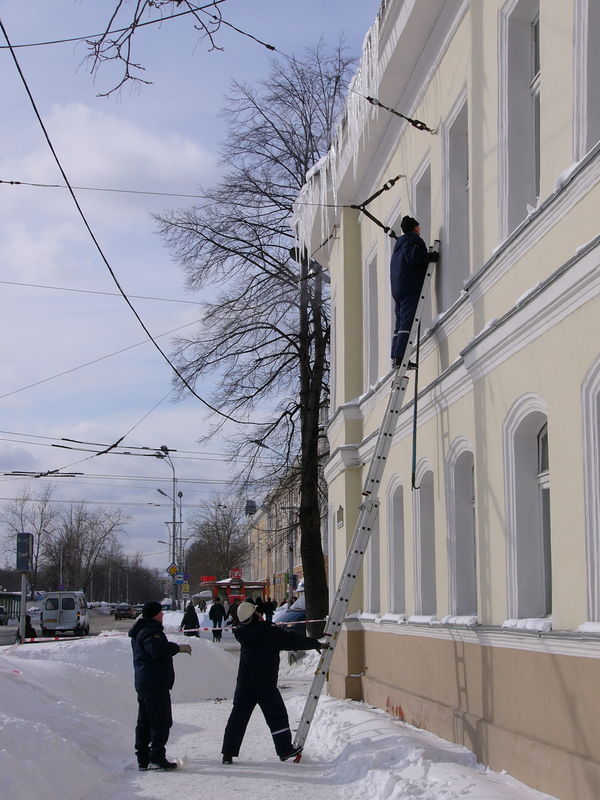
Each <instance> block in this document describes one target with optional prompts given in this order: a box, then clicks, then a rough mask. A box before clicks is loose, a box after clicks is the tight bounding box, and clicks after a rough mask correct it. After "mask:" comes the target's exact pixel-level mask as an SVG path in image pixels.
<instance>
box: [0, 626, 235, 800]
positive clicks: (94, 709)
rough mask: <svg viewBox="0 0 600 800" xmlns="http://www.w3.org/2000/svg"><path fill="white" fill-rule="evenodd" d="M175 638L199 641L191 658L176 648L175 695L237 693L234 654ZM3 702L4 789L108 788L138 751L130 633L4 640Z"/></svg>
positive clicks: (88, 792)
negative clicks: (43, 640) (20, 642)
mask: <svg viewBox="0 0 600 800" xmlns="http://www.w3.org/2000/svg"><path fill="white" fill-rule="evenodd" d="M169 638H170V639H171V640H173V641H178V642H183V641H185V642H186V643H188V644H191V646H192V657H191V658H190V656H188V655H186V654H185V653H182V654H180V655H178V656H176V657H175V662H174V663H175V674H176V678H175V687H174V689H173V692H172V698H173V700H174V702H187V703H189V702H197V701H201V700H210V699H214V698H217V697H218V698H224V697H230V696H231V694H232V691H233V688H234V685H235V676H236V673H237V659H236V658H235V657H234V656H232V655H231V654H230V653H227V652H225V651H224V650H222V649H220V648H218V647H216V646H214V645H212V644H211V643H210V642H207V641H204V640H202V639H195V638H191V637H189V638H188V637H183V636H180V635H172V634H169ZM0 709H1V711H0V738H1V740H2V749H1V750H0V774H1V775H2V796H3V797H7V798H11V800H31V798H32V797H36V798H40V799H41V798H57V797H60V798H61V799H62V800H71V798H72V799H73V800H75V798H84V797H85V798H86V800H87V799H88V798H89V799H90V800H91V799H92V798H94V797H96V796H98V797H110V796H111V793H110V792H107V791H106V787H105V784H106V782H107V781H108V782H111V781H113V780H115V781H118V780H119V777H118V776H119V772H121V771H122V770H123V769H125V767H126V766H128V765H131V763H132V759H133V730H134V727H135V719H136V715H137V701H136V695H135V691H134V689H133V666H132V660H131V645H130V641H129V637H127V636H115V635H113V636H98V637H93V638H90V639H82V640H74V641H69V640H64V641H61V642H48V643H42V644H30V645H21V646H18V645H13V646H12V647H5V648H2V650H1V651H0ZM24 776H26V779H24ZM90 787H97V792H98V794H96V791H94V790H92V789H91V788H90ZM114 794H115V795H116V792H115V793H114Z"/></svg>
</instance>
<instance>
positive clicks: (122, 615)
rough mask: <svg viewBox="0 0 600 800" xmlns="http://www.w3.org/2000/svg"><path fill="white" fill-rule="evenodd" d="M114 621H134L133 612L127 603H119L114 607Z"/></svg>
mask: <svg viewBox="0 0 600 800" xmlns="http://www.w3.org/2000/svg"><path fill="white" fill-rule="evenodd" d="M115 619H135V611H134V610H133V607H132V606H130V605H129V603H119V604H118V605H117V606H116V607H115Z"/></svg>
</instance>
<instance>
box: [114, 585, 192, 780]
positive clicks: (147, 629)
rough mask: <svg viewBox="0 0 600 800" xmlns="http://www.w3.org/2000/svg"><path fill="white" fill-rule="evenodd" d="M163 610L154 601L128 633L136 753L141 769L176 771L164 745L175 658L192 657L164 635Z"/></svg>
mask: <svg viewBox="0 0 600 800" xmlns="http://www.w3.org/2000/svg"><path fill="white" fill-rule="evenodd" d="M162 620H163V610H162V607H161V605H160V603H157V602H155V601H151V602H149V603H145V604H144V607H143V608H142V616H141V617H139V619H137V620H136V622H135V624H134V626H133V627H132V628H131V630H130V631H129V636H130V638H131V647H132V650H133V669H134V673H135V689H136V691H137V696H138V718H137V725H136V727H135V753H136V756H137V760H138V767H139V768H140V769H148V767H151V768H153V769H163V770H168V769H177V762H174V761H167V755H166V751H165V746H166V744H167V741H168V739H169V731H170V729H171V725H172V724H173V718H172V715H171V694H170V692H171V689H172V688H173V683H174V682H175V671H174V670H173V656H174V655H175V654H176V653H189V654H190V655H191V654H192V648H191V646H190V645H189V644H176V643H175V642H170V641H169V640H168V639H167V637H166V636H165V634H164V632H163V626H162Z"/></svg>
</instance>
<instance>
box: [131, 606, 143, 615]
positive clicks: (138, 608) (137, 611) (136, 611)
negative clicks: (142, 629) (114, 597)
mask: <svg viewBox="0 0 600 800" xmlns="http://www.w3.org/2000/svg"><path fill="white" fill-rule="evenodd" d="M143 607H144V604H143V603H136V604H135V605H134V607H133V612H134V614H135V616H136V617H139V615H140V614H141V613H142V609H143Z"/></svg>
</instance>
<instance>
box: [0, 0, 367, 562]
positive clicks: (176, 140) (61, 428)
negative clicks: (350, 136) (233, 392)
mask: <svg viewBox="0 0 600 800" xmlns="http://www.w3.org/2000/svg"><path fill="white" fill-rule="evenodd" d="M112 6H113V2H112V0H102V1H101V2H100V1H99V0H27V2H23V0H0V17H1V19H2V22H3V24H4V26H5V27H6V30H7V33H8V35H9V37H10V39H11V42H12V43H13V45H15V44H22V43H29V42H40V41H48V40H53V39H62V38H67V37H72V36H80V35H89V34H93V33H95V32H97V31H100V30H102V29H103V27H104V25H105V23H106V20H107V18H108V15H109V13H110V9H111V8H112ZM378 6H379V0H327V1H326V2H325V1H324V0H320V1H319V2H317V1H316V0H303V2H302V3H299V2H297V0H226V2H225V3H223V5H222V11H223V16H224V17H225V19H227V20H228V21H229V22H231V23H232V24H234V25H236V26H237V27H239V28H242V29H243V30H247V31H248V32H250V33H252V34H254V35H256V36H257V37H258V38H260V39H262V40H264V41H267V42H269V43H271V44H273V45H275V46H276V47H277V48H278V49H280V50H282V51H284V52H286V53H289V54H294V55H297V56H299V57H301V56H302V54H303V49H304V48H305V47H312V46H314V45H315V44H316V43H317V41H318V40H319V38H320V37H321V36H323V38H324V40H325V41H326V42H327V43H328V44H335V42H336V41H337V39H338V37H339V36H340V35H342V34H343V35H344V38H345V40H346V42H347V45H348V50H349V52H350V53H352V54H355V55H359V54H360V49H361V45H362V41H363V38H364V35H365V33H366V31H367V30H368V28H369V27H370V25H371V24H372V22H373V20H374V18H375V15H376V12H377V8H378ZM217 41H218V44H219V45H220V46H221V47H223V50H222V51H213V52H207V45H206V43H205V42H203V41H201V40H200V37H199V35H198V33H197V32H196V31H194V30H193V28H192V26H191V23H190V21H189V19H188V18H183V19H181V20H177V21H173V22H167V23H164V24H163V25H162V26H150V27H148V28H146V29H145V30H144V31H143V32H140V33H139V34H138V36H137V37H136V42H135V47H136V53H135V57H136V59H138V60H139V61H140V62H141V63H142V64H143V65H144V67H145V68H146V69H145V73H144V77H145V78H147V79H148V80H151V81H152V84H151V85H149V86H144V87H142V88H141V89H140V90H133V91H132V90H130V89H129V88H125V89H123V90H122V91H121V93H120V94H119V95H113V96H111V97H109V98H101V97H98V96H97V94H98V92H101V91H103V90H105V89H106V88H108V86H109V85H110V78H111V74H110V71H109V70H105V71H100V73H99V74H98V75H97V76H96V78H95V79H94V78H93V77H92V76H91V75H90V74H89V65H88V64H87V63H86V62H85V61H84V56H85V48H84V46H83V45H82V44H73V43H71V44H59V45H48V46H44V47H29V48H19V49H17V51H16V52H17V57H18V59H19V63H20V65H21V68H22V70H23V72H24V74H25V76H26V78H27V81H28V83H29V86H30V89H31V92H32V94H33V97H34V99H35V101H36V103H37V105H38V108H39V110H40V113H41V115H42V117H43V119H44V123H45V125H46V126H47V128H48V131H49V134H50V137H51V139H52V141H53V144H54V146H55V148H56V150H57V152H58V154H59V157H60V159H61V161H62V163H63V166H64V168H65V171H66V173H67V175H68V176H69V180H70V182H71V183H72V184H73V185H74V186H94V187H110V188H124V189H138V190H150V191H158V192H177V193H183V194H194V193H196V192H198V187H199V185H200V184H204V185H208V184H210V183H211V182H213V181H217V180H218V178H219V168H218V166H217V159H218V153H217V151H218V144H219V141H220V140H222V138H223V136H224V132H225V125H226V122H225V120H223V119H222V118H221V117H220V116H219V111H220V109H221V107H222V104H223V94H224V92H225V91H226V90H227V88H228V85H229V83H230V81H231V79H234V78H236V79H241V80H245V81H253V80H257V79H259V78H261V77H262V76H264V75H265V74H266V72H267V68H268V59H269V57H270V56H269V53H268V52H267V50H266V49H265V48H263V47H261V46H260V45H258V44H256V43H255V42H252V41H250V40H249V39H247V38H244V37H242V36H240V35H239V34H237V33H235V32H234V31H231V30H229V29H223V30H222V31H221V32H220V33H218V34H217ZM0 44H5V42H4V41H2V42H0ZM0 70H1V72H0V74H1V75H2V80H1V81H0V99H1V102H2V109H3V111H2V124H1V125H0V180H4V181H9V180H15V181H25V182H36V183H50V184H56V183H62V182H63V181H62V178H61V176H60V174H59V172H58V169H57V167H56V165H55V163H54V161H53V159H52V157H51V155H50V152H49V149H48V146H47V144H46V143H45V140H44V139H43V135H42V131H41V129H40V127H39V124H38V122H37V120H36V119H35V117H34V114H33V110H32V107H31V105H30V103H29V100H28V98H27V96H26V93H25V91H24V88H23V85H22V83H21V82H20V79H19V77H18V74H17V72H16V69H15V67H14V64H13V62H12V59H11V57H10V54H9V52H8V51H7V50H6V49H2V50H0ZM77 195H78V198H79V201H80V203H81V205H82V207H83V209H84V211H85V214H86V216H87V218H88V220H89V221H90V223H91V226H92V228H93V230H94V233H95V234H96V236H97V238H98V239H99V241H100V243H101V245H102V247H103V249H104V251H105V253H106V255H107V257H108V259H109V261H110V262H111V265H112V266H113V268H114V270H115V272H116V274H117V276H118V278H119V280H120V282H121V284H122V285H123V287H124V288H125V290H126V292H127V293H128V294H129V295H132V296H133V295H144V296H150V297H158V298H165V299H164V300H160V301H159V300H147V299H134V300H133V302H134V304H135V306H136V308H137V309H138V311H139V313H140V315H141V316H142V318H143V319H144V321H145V322H146V324H147V325H148V327H149V329H150V330H151V331H152V333H153V334H154V335H155V336H158V335H160V334H163V333H165V332H167V331H171V330H173V329H175V328H178V327H180V326H183V325H190V324H192V323H194V321H195V320H197V319H198V318H199V310H198V308H197V306H196V305H195V303H194V301H195V300H197V299H198V298H194V297H193V296H190V295H188V294H186V293H185V291H184V287H183V277H182V273H181V271H180V269H179V267H178V266H177V265H176V264H175V263H173V261H172V259H171V257H170V254H169V252H168V251H167V250H166V249H165V247H164V246H163V244H162V241H161V239H160V237H159V236H158V235H157V232H156V225H155V223H154V222H153V220H152V219H151V217H150V214H151V213H152V212H160V211H162V210H167V209H170V208H176V207H186V206H188V205H190V204H191V202H192V201H191V200H185V199H178V198H164V197H161V198H153V197H150V196H147V195H129V194H115V193H98V192H89V191H78V192H77ZM0 280H2V281H4V283H2V284H0V287H1V290H2V296H3V298H4V302H3V303H2V315H1V327H0V347H1V353H2V358H1V359H0V378H1V379H0V395H6V396H4V397H0V420H1V424H0V429H1V431H2V432H1V433H0V471H1V472H10V471H12V470H48V469H55V468H57V467H62V466H65V465H71V464H74V462H77V461H79V460H80V459H81V458H84V457H86V456H88V455H89V454H88V453H77V452H71V451H63V450H60V449H58V450H57V449H56V448H55V447H50V446H49V445H50V444H51V443H52V439H53V438H54V439H56V438H61V437H69V438H74V439H80V440H83V441H93V442H102V443H104V442H106V443H110V442H113V441H115V440H116V439H117V438H119V437H120V436H122V435H123V434H124V433H125V432H126V431H129V430H130V429H131V428H132V427H133V426H136V427H135V430H133V431H132V433H131V434H130V435H129V436H128V437H127V438H126V439H125V441H124V444H126V445H129V446H148V447H152V448H154V447H159V446H160V445H161V444H167V445H168V446H169V447H170V448H173V449H177V450H179V451H184V450H185V451H190V457H189V458H177V459H176V461H175V463H176V470H177V476H178V478H179V479H180V481H181V482H180V484H179V486H178V488H179V489H181V490H182V491H183V492H184V500H183V505H184V517H185V516H186V515H187V514H189V513H191V511H190V509H191V507H193V506H194V505H197V504H198V503H199V502H201V500H202V499H203V498H204V497H206V496H207V494H208V493H210V492H211V491H215V490H219V491H223V492H225V491H226V489H227V486H226V483H212V484H211V483H210V481H214V480H221V481H226V480H227V478H228V476H229V475H230V474H231V471H232V467H231V465H227V464H226V463H224V462H223V461H222V460H221V459H220V458H219V456H218V453H219V452H221V451H222V445H221V444H220V443H219V442H214V444H208V445H207V444H203V445H199V444H198V438H199V436H201V435H202V433H203V431H204V430H205V429H206V427H207V424H208V422H207V416H206V413H205V409H204V408H203V407H202V405H201V404H200V403H199V401H197V400H195V399H190V400H186V401H184V402H177V403H174V402H172V401H171V400H167V401H164V402H162V403H161V404H160V405H159V407H158V408H157V409H155V410H154V411H153V412H152V413H151V414H149V415H148V416H147V417H146V419H145V420H144V421H143V422H141V423H139V424H137V425H136V423H138V422H139V421H140V420H141V419H142V417H144V416H145V415H146V414H147V413H148V412H149V411H150V409H151V408H152V407H153V406H155V405H156V404H157V403H159V401H160V400H161V399H162V398H164V397H165V396H166V395H167V394H168V393H169V391H170V386H171V384H170V380H171V374H170V370H169V368H168V366H167V365H166V363H165V362H164V361H162V359H161V357H160V356H159V354H158V353H157V352H156V351H155V350H154V348H153V347H152V345H150V344H149V343H147V342H146V343H144V344H142V345H141V346H139V347H134V348H132V349H129V350H127V351H126V352H124V353H121V354H119V355H115V356H112V357H110V358H103V357H104V356H106V355H108V354H109V353H113V352H115V351H118V350H121V349H122V348H126V347H129V346H131V345H135V344H137V343H139V342H143V341H144V338H145V335H144V333H143V331H142V329H141V328H140V326H139V323H138V322H137V321H136V320H135V318H134V317H133V315H132V313H131V311H130V310H129V309H128V308H127V306H126V304H125V302H124V301H123V299H122V298H120V297H116V296H109V295H103V294H90V293H87V292H90V291H93V292H107V293H114V292H115V291H116V289H115V287H114V284H113V283H112V281H111V279H110V276H109V274H108V272H107V270H106V267H105V266H104V265H103V264H102V262H101V260H100V258H99V256H98V253H97V251H96V250H95V249H94V247H93V245H92V243H91V240H90V238H89V235H88V234H87V232H86V230H85V229H84V227H83V224H82V222H81V219H80V218H79V216H78V215H77V212H76V210H75V207H74V205H73V202H72V200H71V199H70V197H69V196H68V195H67V192H66V191H65V190H62V189H47V188H34V187H26V186H7V185H3V184H0ZM7 282H10V283H7ZM15 283H25V284H38V285H45V286H53V287H63V289H62V290H55V289H43V288H35V287H34V286H32V285H28V286H16V285H14V284H15ZM67 288H68V289H80V290H85V292H72V291H64V289H67ZM167 300H178V301H186V302H167ZM190 301H192V302H190ZM159 341H160V342H161V344H162V345H163V346H164V347H166V349H167V350H168V346H169V337H168V336H166V337H163V338H161V339H159ZM95 359H102V360H101V361H98V363H96V364H93V365H91V366H86V367H84V368H82V369H77V370H75V371H72V372H69V373H68V374H66V375H64V376H62V377H58V378H54V379H53V380H44V379H46V378H49V377H51V376H54V375H56V374H58V373H61V372H63V371H67V370H72V369H73V368H74V367H77V366H79V365H81V364H84V363H86V362H89V361H92V360H95ZM41 380H44V382H43V383H40V384H39V385H38V386H35V387H33V388H29V389H25V390H23V391H18V390H19V389H22V388H23V387H26V386H29V385H30V384H32V383H36V382H38V381H41ZM205 388H206V394H208V393H209V391H210V386H209V385H207V386H206V387H205ZM198 389H199V391H200V392H201V393H202V386H199V387H198ZM23 434H27V436H24V435H23ZM34 437H49V438H48V439H44V438H37V439H36V438H34ZM34 442H37V444H35V443H34ZM213 453H216V454H217V455H216V456H213V455H211V454H213ZM72 469H73V470H75V471H78V472H84V473H85V474H86V476H88V477H85V478H78V479H74V478H73V479H70V478H61V479H57V480H56V481H55V483H56V491H55V497H56V498H57V499H63V500H75V501H78V500H84V499H85V500H87V501H92V502H98V503H107V504H109V503H121V504H123V505H122V507H123V510H124V511H125V512H126V513H128V514H129V515H130V516H131V525H130V526H129V535H128V537H127V539H126V540H125V541H124V545H125V549H126V551H128V552H134V551H142V552H144V553H147V554H148V558H147V560H148V564H149V565H151V566H158V567H161V568H162V567H163V566H164V567H166V566H167V560H168V555H167V554H166V553H161V552H160V550H161V546H160V545H158V544H157V539H164V538H165V532H166V529H165V525H164V521H165V520H169V519H170V514H171V509H170V504H169V501H168V500H167V499H166V498H164V497H161V496H159V495H157V494H156V489H157V488H162V489H163V490H165V491H170V481H171V471H170V469H169V468H168V466H167V465H166V464H165V463H159V461H158V460H156V459H154V458H134V457H126V456H120V457H119V456H110V455H108V456H103V457H101V458H95V459H93V460H91V461H87V462H85V463H79V464H77V465H74V466H73V467H72ZM91 476H96V477H91ZM100 476H102V477H100ZM186 479H188V480H190V481H202V482H201V483H198V482H195V483H192V482H190V483H186V482H185V481H186ZM0 481H1V484H0V497H1V498H3V499H6V498H14V497H17V496H18V495H19V494H20V492H21V491H22V488H23V482H22V481H21V480H16V479H14V478H6V477H2V478H0ZM40 483H41V480H38V481H34V482H33V485H32V488H34V489H35V488H40V489H41V488H42V487H41V486H40ZM257 495H259V492H257ZM256 499H258V497H257V498H256ZM155 502H160V503H161V505H160V506H158V507H157V506H154V505H153V506H150V505H147V504H149V503H155ZM127 503H135V504H138V505H127ZM110 507H111V506H110V505H107V508H110ZM186 507H187V510H186Z"/></svg>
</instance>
